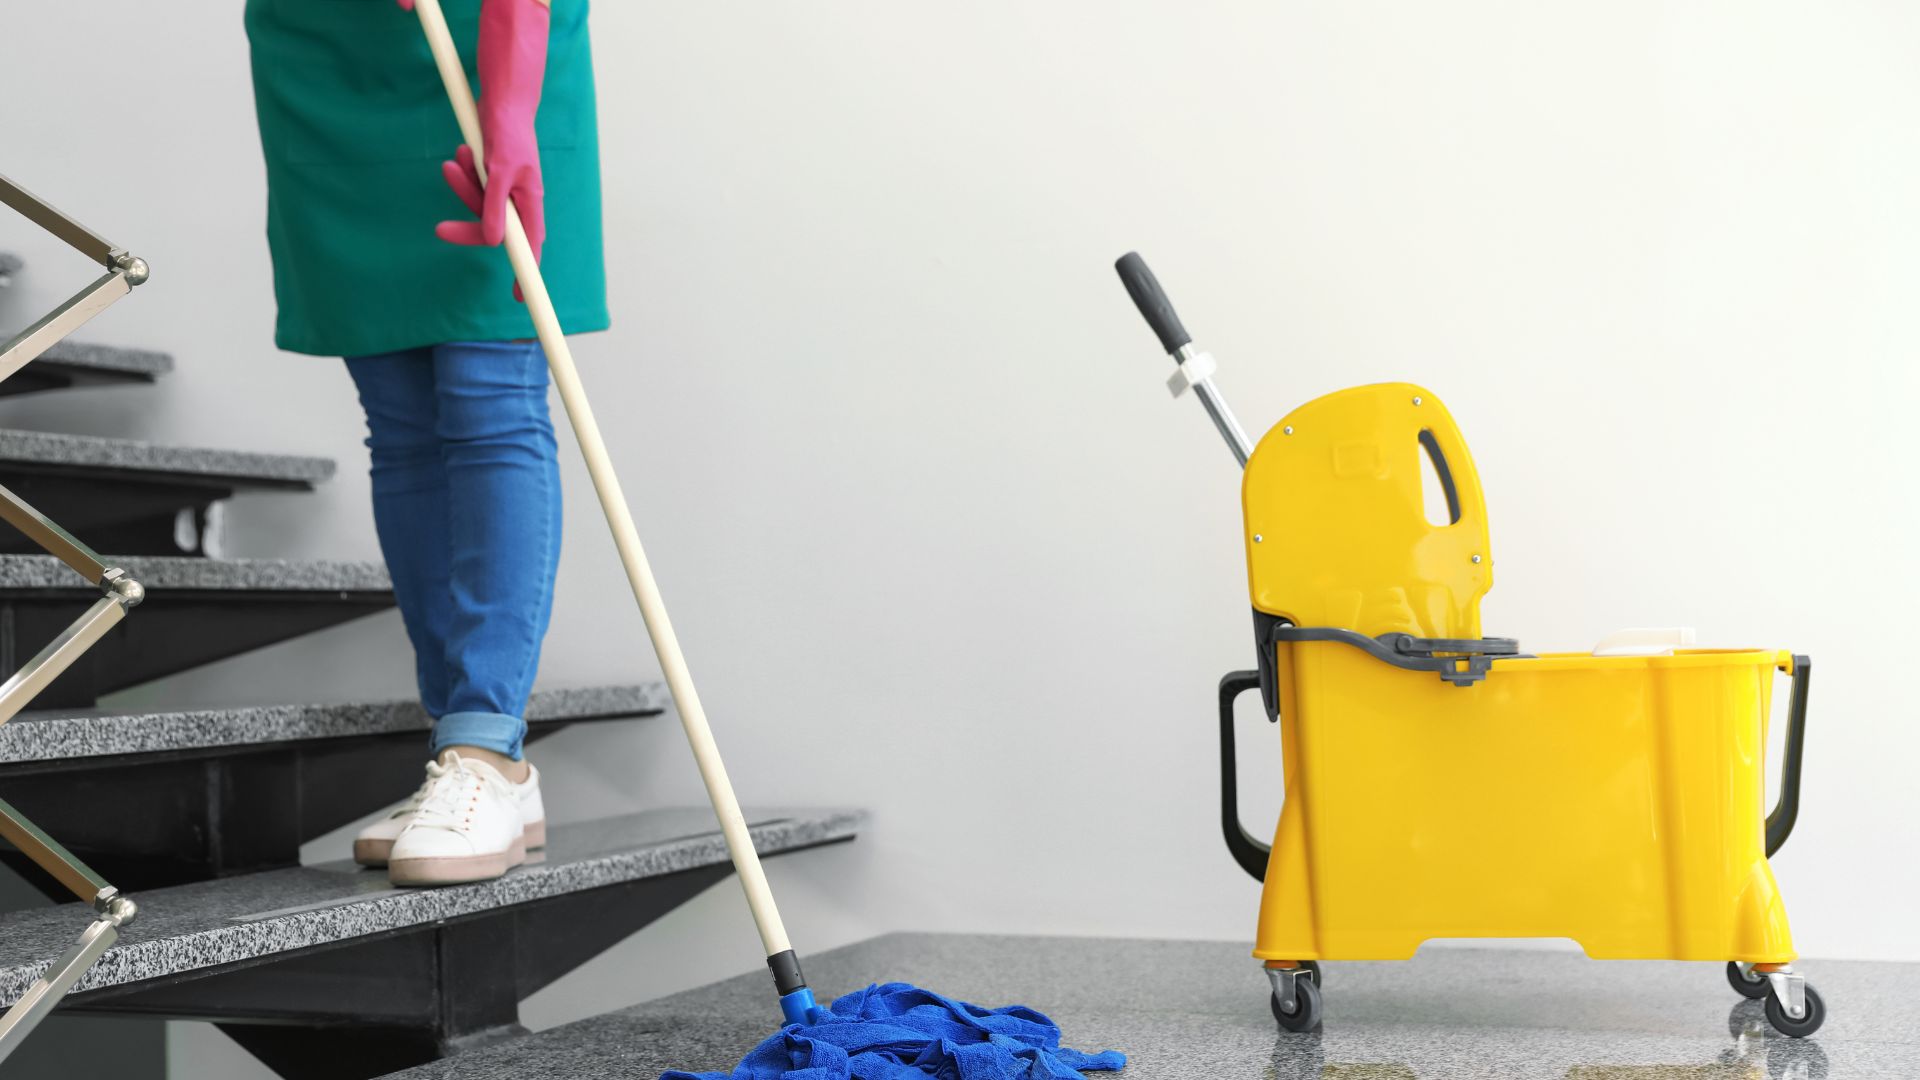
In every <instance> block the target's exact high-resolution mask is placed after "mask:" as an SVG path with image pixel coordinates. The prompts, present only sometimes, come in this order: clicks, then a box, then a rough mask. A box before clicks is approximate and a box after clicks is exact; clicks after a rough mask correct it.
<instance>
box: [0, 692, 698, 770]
mask: <svg viewBox="0 0 1920 1080" xmlns="http://www.w3.org/2000/svg"><path fill="white" fill-rule="evenodd" d="M670 704H671V699H669V698H668V696H667V691H666V687H665V686H664V685H663V684H661V683H657V682H656V683H641V684H639V685H634V686H588V687H576V688H566V689H554V690H537V691H535V692H534V694H533V698H532V699H531V700H530V701H529V702H528V703H527V721H528V722H529V723H531V724H534V725H536V726H537V725H539V724H542V723H565V722H571V721H576V720H597V719H606V718H613V717H626V716H650V715H654V714H657V713H660V712H662V711H664V710H665V709H666V708H668V707H669V706H670ZM431 726H432V725H431V724H430V723H429V722H428V720H427V714H426V711H425V710H423V709H422V708H421V707H420V705H419V703H418V702H413V701H381V702H341V703H337V704H325V705H253V706H245V707H240V708H229V709H194V710H191V711H185V712H102V711H97V710H86V711H69V710H61V709H49V710H29V711H27V712H23V713H21V714H20V715H19V716H17V717H15V718H14V719H13V720H12V721H11V722H10V723H7V724H5V725H0V766H4V765H5V764H6V763H8V762H25V761H56V760H66V759H70V758H84V757H102V756H105V755H109V754H152V753H161V752H165V751H180V750H203V749H209V748H212V747H220V746H260V745H263V744H267V743H280V742H295V741H298V740H304V739H338V738H347V737H350V736H356V735H384V734H389V733H393V732H413V731H426V730H427V729H428V728H429V727H431Z"/></svg>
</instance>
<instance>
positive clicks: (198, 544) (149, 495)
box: [0, 253, 861, 1080]
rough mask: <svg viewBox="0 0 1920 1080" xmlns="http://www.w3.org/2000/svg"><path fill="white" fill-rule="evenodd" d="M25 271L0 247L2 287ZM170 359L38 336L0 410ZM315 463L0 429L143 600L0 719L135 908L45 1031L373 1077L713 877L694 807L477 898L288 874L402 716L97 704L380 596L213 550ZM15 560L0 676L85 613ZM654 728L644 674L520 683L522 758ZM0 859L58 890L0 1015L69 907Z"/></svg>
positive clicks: (0, 547)
mask: <svg viewBox="0 0 1920 1080" xmlns="http://www.w3.org/2000/svg"><path fill="white" fill-rule="evenodd" d="M24 272H26V271H25V270H24V268H23V267H22V264H21V261H20V260H19V259H17V258H15V257H13V256H11V255H7V254H4V253H0V287H3V286H5V285H6V284H7V283H8V282H9V281H11V280H12V279H13V278H15V277H16V276H18V275H20V274H22V273H24ZM0 296H4V293H0ZM172 366H173V365H172V360H171V358H170V357H168V356H166V355H165V354H162V353H155V352H146V351H141V350H130V349H119V348H110V347H104V346H95V345H82V344H75V343H72V342H62V343H60V344H59V345H57V346H55V347H54V348H52V349H50V350H48V351H47V352H46V353H45V354H43V355H41V356H40V357H38V358H37V359H35V360H34V361H32V362H31V363H30V364H29V365H28V366H27V367H26V368H24V369H22V370H21V371H20V372H18V373H17V374H16V375H15V376H14V377H13V378H10V379H7V380H5V381H4V382H0V394H6V395H12V394H22V393H47V392H56V391H76V390H84V388H87V387H94V386H104V385H128V384H152V383H154V382H156V381H157V380H158V379H159V378H160V377H161V376H163V375H165V374H166V373H167V372H169V371H170V370H171V369H172ZM333 471H334V464H333V462H331V461H327V460H324V459H319V458H310V457H298V456H291V455H278V454H259V453H246V452H236V451H229V450H216V449H198V448H184V447H171V446H156V445H153V444H149V443H144V442H138V441H132V440H124V439H103V438H94V437H82V436H74V435H60V434H49V433H42V432H29V431H7V430H0V485H5V486H6V487H7V488H9V489H11V490H13V491H15V492H16V493H18V494H20V495H21V496H22V497H24V498H25V499H26V500H27V501H29V502H31V503H32V504H34V505H35V506H36V507H37V508H39V509H40V510H41V511H42V512H43V513H45V514H46V515H47V516H48V517H50V518H52V519H53V520H55V521H57V522H59V523H60V524H61V525H62V526H64V527H66V528H67V529H69V530H70V531H72V532H73V533H74V534H75V535H76V536H78V537H79V538H81V539H82V540H83V541H85V542H87V543H88V544H89V545H91V546H92V547H94V548H95V549H97V550H101V551H106V552H111V553H113V555H114V559H113V562H114V564H115V565H119V566H122V567H125V568H126V569H127V570H128V571H129V572H130V573H131V574H132V575H133V576H134V577H135V578H136V579H137V580H139V581H140V582H141V583H143V584H144V585H145V586H146V590H147V592H146V599H145V601H144V602H143V603H142V604H141V605H140V607H139V608H138V610H137V611H135V612H134V613H133V614H132V615H130V616H129V617H128V618H127V619H126V620H125V622H124V623H123V624H122V625H120V626H118V627H116V628H115V629H114V630H113V631H112V632H111V633H110V634H109V636H108V637H107V638H106V639H104V640H103V641H102V642H101V643H100V644H99V645H97V646H96V647H94V648H93V649H92V650H90V651H89V652H88V653H87V654H86V655H85V656H84V657H83V658H82V659H81V661H80V662H79V663H77V664H76V665H75V666H74V667H73V668H71V669H69V670H68V671H66V672H65V673H64V674H63V675H61V676H60V678H59V679H57V680H56V681H55V682H54V683H53V684H52V685H51V686H50V687H49V688H48V689H47V690H45V691H44V692H43V693H42V694H41V695H40V696H39V697H38V698H36V699H35V700H34V703H33V704H34V707H33V709H31V710H29V711H27V712H25V713H22V714H21V715H20V716H19V717H18V718H16V719H15V720H14V721H13V722H12V723H9V724H6V725H4V726H0V797H4V798H5V799H6V800H7V801H9V802H11V803H12V804H13V805H14V806H15V807H17V808H18V809H19V810H21V811H23V812H24V813H25V814H26V815H27V816H29V817H30V818H32V819H33V821H34V822H35V823H37V824H38V825H39V826H40V827H41V828H42V829H44V830H45V831H46V832H47V833H49V834H51V835H52V836H53V837H55V838H56V839H58V840H59V841H60V842H62V843H63V844H65V845H66V847H67V848H68V849H69V850H70V851H72V852H73V854H75V855H76V856H78V857H79V858H80V859H82V860H84V861H85V862H87V863H88V864H89V865H91V866H92V867H93V868H94V869H95V870H96V871H98V872H99V873H100V874H101V875H102V876H104V877H105V878H106V879H107V880H108V881H110V882H112V883H113V884H114V885H115V886H117V887H118V888H119V889H120V891H121V892H122V893H124V894H127V895H129V896H131V897H132V898H133V899H134V900H135V901H136V902H137V903H138V904H139V907H140V914H139V916H138V918H137V919H135V920H134V921H133V922H132V923H131V924H129V925H128V926H127V927H126V928H125V929H124V930H122V931H121V936H120V939H119V941H118V943H117V944H116V945H114V946H113V947H112V948H111V949H109V950H108V951H107V952H106V953H105V954H104V955H103V956H102V957H101V959H100V960H99V962H98V963H97V964H95V965H94V966H93V967H92V968H91V969H90V970H88V971H87V973H86V975H85V976H84V977H82V979H81V981H80V982H79V983H78V984H76V986H75V988H74V990H73V992H72V993H71V994H69V995H68V997H67V998H66V999H65V1002H64V1004H63V1005H62V1008H61V1012H60V1013H59V1014H56V1018H57V1017H58V1016H61V1015H65V1016H73V1017H79V1016H87V1015H100V1016H116V1017H142V1018H148V1019H154V1018H169V1019H195V1020H206V1021H211V1022H213V1023H216V1024H218V1025H219V1026H220V1027H221V1029H222V1030H224V1031H225V1032H226V1033H227V1034H228V1035H230V1036H231V1037H232V1038H233V1039H234V1040H235V1041H236V1042H238V1043H239V1044H240V1045H241V1046H243V1047H245V1048H246V1049H247V1050H248V1051H250V1052H251V1053H252V1054H253V1055H254V1056H255V1057H257V1058H258V1059H259V1060H260V1061H262V1062H264V1063H265V1064H266V1065H267V1066H268V1067H270V1068H271V1069H273V1070H274V1071H275V1072H277V1073H278V1074H279V1075H281V1076H283V1077H287V1078H289V1080H300V1078H305V1077H329V1078H339V1077H346V1078H353V1077H372V1076H378V1075H382V1074H385V1073H387V1072H391V1071H393V1070H397V1069H404V1068H408V1067H412V1066H416V1065H421V1064H424V1063H428V1062H431V1061H434V1060H436V1059H439V1058H442V1057H445V1056H447V1055H449V1054H453V1053H456V1052H458V1051H460V1050H462V1049H465V1048H468V1047H472V1046H477V1045H482V1044H495V1043H499V1042H502V1041H504V1040H512V1039H515V1038H516V1037H518V1036H520V1035H523V1034H525V1030H526V1029H525V1028H523V1027H521V1026H520V1023H519V1016H518V1009H519V1003H520V1002H521V1000H522V999H524V998H525V997H526V996H527V995H529V994H531V993H532V992H534V991H535V990H538V989H540V988H541V987H543V986H546V985H548V984H549V983H551V982H553V981H554V980H555V979H557V978H559V977H560V976H562V975H564V974H566V973H567V972H568V971H571V970H572V969H574V968H575V967H577V966H578V965H580V964H581V963H583V962H584V961H586V960H588V959H590V958H591V957H593V956H595V955H596V954H598V953H600V952H601V951H603V950H604V949H606V948H607V947H608V946H610V945H612V944H614V943H616V942H618V941H620V940H621V939H622V938H624V937H626V936H627V935H629V934H631V933H633V932H634V931H636V930H638V929H640V928H641V927H643V926H645V925H647V924H648V923H650V922H652V921H653V920H654V919H657V918H659V917H660V916H661V915H663V914H665V913H666V912H668V911H671V910H672V909H673V908H675V907H677V906H678V905H680V904H682V903H685V902H686V901H687V900H689V899H690V898H692V897H693V896H695V895H697V894H698V893H700V892H701V891H703V890H704V889H706V888H707V887H709V886H711V885H712V884H714V883H715V882H717V881H719V880H721V879H722V878H725V877H726V876H728V875H729V874H730V873H731V871H732V867H731V864H730V863H729V861H728V858H727V853H726V849H725V846H724V844H723V843H722V842H721V838H720V834H719V831H718V829H717V827H716V825H715V822H714V820H713V817H712V813H711V811H709V810H707V809H705V808H699V809H661V810H650V811H646V812H643V813H636V814H629V815H625V816H621V817H615V818H609V819H605V820H599V821H587V822H579V823H571V824H562V823H555V824H552V825H551V826H550V827H549V846H548V847H547V849H546V850H545V851H544V852H538V853H535V854H534V857H533V858H532V859H531V860H530V861H529V863H528V864H527V865H526V866H524V867H521V868H520V869H517V870H515V871H513V872H512V873H510V874H508V875H507V876H506V877H504V878H502V879H500V880H498V881H493V882H485V883H480V884H474V885H463V886H456V887H452V888H444V889H436V890H418V889H396V888H394V887H392V886H391V885H390V884H389V883H388V882H387V879H386V875H385V872H384V871H377V870H376V871H367V870H361V869H359V868H357V867H356V866H354V865H353V864H352V862H351V861H347V860H344V859H343V860H341V861H337V862H328V863H323V864H319V865H311V866H302V865H301V864H300V846H301V845H302V844H303V843H305V842H307V841H309V840H312V839H314V838H316V837H319V836H322V835H324V834H326V833H328V832H330V831H332V830H335V829H337V828H340V827H341V826H343V825H347V824H349V823H352V822H354V821H355V820H357V819H360V818H363V817H366V816H367V815H369V814H372V813H374V812H376V811H378V810H379V809H380V808H381V807H383V806H386V805H388V804H391V803H393V802H395V801H397V800H398V799H400V798H402V797H404V796H405V795H406V794H407V792H409V791H411V790H412V789H413V788H414V787H415V786H416V785H417V784H418V783H419V779H420V770H421V763H422V759H423V757H424V755H423V750H424V747H425V732H426V730H427V728H428V726H429V722H428V718H427V717H426V715H425V714H424V713H423V712H422V710H421V709H420V707H419V706H418V705H417V704H414V703H410V702H396V701H348V702H341V703H334V704H314V705H271V706H249V707H239V708H221V709H206V708H201V709H191V710H180V711H154V710H151V709H147V710H137V711H128V710H120V709H115V708H113V707H112V706H111V705H108V706H105V707H103V706H102V704H101V701H102V699H103V698H104V697H106V696H107V695H111V694H113V693H114V692H116V691H120V690H124V689H127V688H129V687H134V686H138V685H140V684H143V683H147V682H150V681H152V680H154V679H158V678H160V677H162V676H166V675H172V674H176V673H178V672H182V671H186V670H188V669H191V668H194V667H197V666H199V665H202V664H206V663H210V662H212V661H215V660H220V659H223V658H226V657H230V656H235V655H238V654H241V653H245V652H248V651H250V650H253V649H258V648H260V647H262V646H265V645H269V644H273V643H275V642H280V641H285V640H288V639H290V638H295V637H299V636H300V635H302V634H307V633H310V632H312V631H315V630H320V629H324V628H326V627H330V626H335V625H338V624H340V623H343V622H348V621H351V620H354V619H358V618H361V617H364V616H367V615H371V614H375V613H378V612H382V611H385V610H387V609H388V608H390V607H392V606H393V596H392V591H391V588H390V583H389V581H388V579H387V575H386V571H385V568H384V567H381V566H379V565H377V564H372V563H362V562H335V561H309V560H279V559H228V558H223V557H221V545H220V542H219V538H220V535H221V526H220V521H221V515H222V507H223V506H224V504H225V503H226V501H227V500H228V499H231V498H235V497H240V496H244V495H246V494H247V493H250V492H256V491H276V492H286V491H310V490H312V489H313V488H314V486H315V485H317V484H320V483H323V482H325V481H326V480H327V479H328V478H329V477H331V476H332V474H333ZM36 550H37V549H35V548H34V547H33V546H32V545H31V544H29V543H26V542H24V541H22V540H20V538H18V537H16V536H13V535H11V534H10V530H6V529H4V528H0V678H4V677H5V676H7V675H8V674H11V673H12V672H14V671H15V670H17V669H18V668H19V666H20V664H21V663H22V662H23V661H24V660H26V659H27V658H28V657H30V656H31V655H32V654H33V653H34V652H35V651H36V650H37V649H39V648H40V646H41V645H43V644H45V643H46V642H47V641H48V640H50V639H51V638H52V637H53V636H54V635H56V634H58V633H59V632H60V631H61V630H62V629H64V628H65V627H66V626H67V625H68V623H69V622H70V621H71V620H72V619H73V617H74V615H75V614H76V612H78V611H80V610H82V609H84V608H85V606H86V605H87V604H88V603H90V602H92V601H93V600H95V599H96V598H97V597H98V595H99V590H98V589H96V588H93V587H91V586H89V585H88V584H87V583H85V582H83V581H81V580H80V579H79V578H78V577H77V576H76V575H75V574H74V573H73V572H72V571H71V570H69V569H68V568H67V567H65V566H63V565H62V564H61V563H60V562H58V561H57V560H56V559H54V558H52V557H51V556H47V555H42V554H27V552H32V551H36ZM557 618H558V619H564V618H565V613H564V612H561V613H558V614H557ZM670 709H671V702H670V701H669V699H668V698H667V696H666V694H665V692H664V689H663V688H662V687H661V686H659V685H658V684H645V685H629V686H605V687H590V688H579V689H543V690H541V691H538V692H536V693H535V695H534V697H533V700H532V702H531V703H530V705H529V715H528V723H529V726H530V730H529V733H528V740H529V741H530V742H531V741H536V740H539V739H541V738H544V737H545V736H547V735H550V734H552V733H554V732H556V731H559V730H562V729H563V728H566V727H568V726H570V725H574V724H587V723H595V724H598V723H614V722H620V723H634V722H642V723H647V722H654V721H655V720H656V719H658V718H660V717H662V716H663V715H664V714H665V713H666V712H668V711H669V710H670ZM748 820H749V823H750V824H751V826H752V831H753V835H754V838H755V842H756V845H757V846H758V848H759V850H760V851H761V853H762V854H765V855H778V854H785V853H790V852H795V851H800V850H804V849H806V848H810V847H815V846H819V845H822V844H829V843H836V842H841V841H846V840H850V839H852V838H853V836H854V834H855V832H856V830H857V829H858V828H859V826H860V824H861V817H860V815H859V814H858V813H855V812H850V811H839V810H771V811H764V812H755V811H752V810H749V812H748ZM341 854H342V855H343V856H344V855H345V852H344V851H343V852H342V853H341ZM0 862H5V863H6V864H7V865H8V866H10V867H12V868H13V869H14V870H16V871H17V872H18V873H19V874H20V875H21V877H22V878H23V879H24V880H25V881H27V882H28V883H30V884H31V885H32V886H34V887H35V888H37V889H39V890H40V891H42V892H44V893H45V894H46V896H48V897H50V898H53V899H55V900H67V901H68V902H65V903H55V904H52V905H40V906H20V905H16V907H19V908H20V909H19V910H12V911H5V912H0V1008H4V1007H6V1006H8V1005H10V1004H12V1003H13V1002H14V1001H16V1000H18V998H19V997H20V995H21V993H22V992H23V991H24V990H25V989H26V988H27V987H28V986H29V985H30V984H31V983H32V982H33V980H34V979H35V978H36V977H37V976H38V975H39V974H40V973H41V972H42V971H44V970H46V968H47V967H48V964H49V962H50V961H51V960H52V959H53V958H54V957H55V956H56V955H58V954H59V953H60V952H61V951H62V950H64V949H66V948H67V946H68V945H69V943H70V942H71V941H72V939H73V936H74V934H75V933H76V932H78V931H79V930H80V929H81V928H82V927H84V926H86V925H87V923H88V921H89V920H90V919H91V918H92V917H93V913H92V911H91V909H90V908H89V907H88V906H87V905H83V904H80V903H75V902H71V900H70V898H71V896H72V893H71V892H69V891H68V890H67V889H65V888H63V887H62V886H60V885H58V884H57V883H55V882H54V881H53V880H52V879H51V878H50V877H48V876H47V875H45V874H44V873H42V872H41V871H40V870H39V869H38V868H37V867H35V866H34V865H32V864H31V863H30V862H29V861H27V860H26V859H25V858H24V857H23V856H21V855H20V854H19V853H18V852H16V851H13V850H11V849H8V848H5V847H4V846H3V845H0ZM769 993H771V991H770V990H769ZM56 1027H57V1025H55V1024H49V1025H48V1027H47V1029H45V1031H44V1032H43V1033H42V1034H41V1035H40V1036H38V1037H39V1038H42V1039H51V1038H57V1037H58V1032H56V1030H55V1029H56ZM149 1041H150V1042H151V1040H149ZM33 1045H34V1040H32V1039H30V1040H29V1042H28V1048H29V1049H33ZM34 1061H41V1062H44V1061H45V1057H44V1055H36V1054H30V1053H28V1052H26V1051H23V1052H22V1053H21V1054H19V1055H16V1057H15V1058H14V1059H12V1061H10V1062H9V1063H7V1064H4V1065H0V1080H4V1078H6V1077H11V1076H30V1075H41V1074H42V1073H41V1071H40V1070H42V1069H43V1068H44V1067H45V1066H44V1064H42V1065H35V1064H33V1062H34ZM16 1070H18V1071H16ZM120 1075H122V1076H125V1075H127V1074H126V1073H121V1074H120ZM144 1075H154V1076H158V1075H161V1073H160V1072H158V1071H155V1072H152V1073H146V1074H144Z"/></svg>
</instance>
